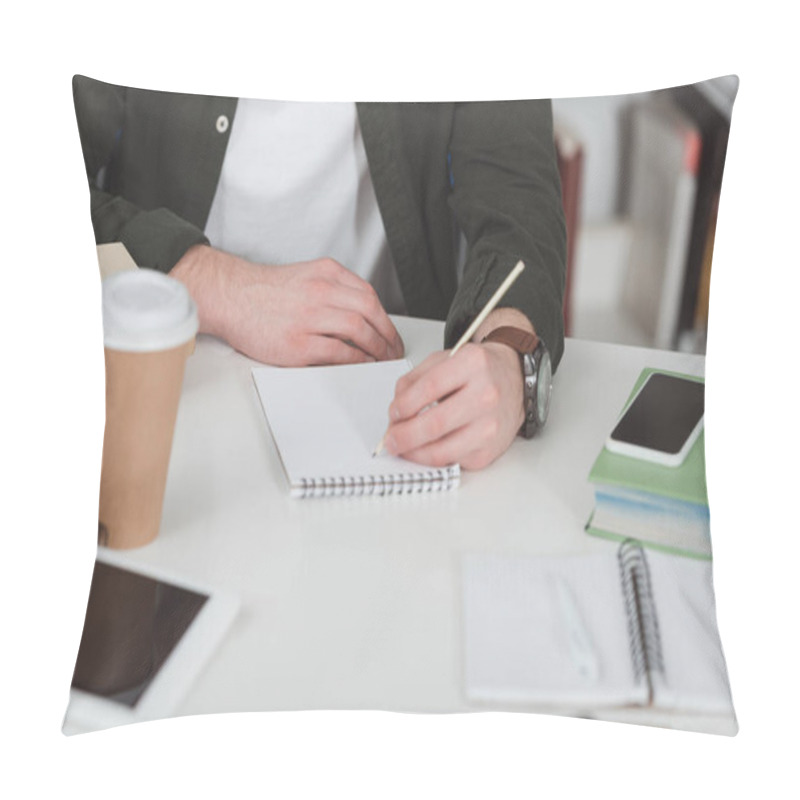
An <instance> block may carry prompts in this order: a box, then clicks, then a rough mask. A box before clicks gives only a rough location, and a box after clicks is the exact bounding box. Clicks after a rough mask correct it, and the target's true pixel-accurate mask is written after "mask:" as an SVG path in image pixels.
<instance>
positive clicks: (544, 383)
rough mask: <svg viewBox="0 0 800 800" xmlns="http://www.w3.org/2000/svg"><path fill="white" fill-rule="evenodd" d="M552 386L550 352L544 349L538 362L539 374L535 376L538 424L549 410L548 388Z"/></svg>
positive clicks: (541, 422) (544, 418)
mask: <svg viewBox="0 0 800 800" xmlns="http://www.w3.org/2000/svg"><path fill="white" fill-rule="evenodd" d="M552 388H553V369H552V366H551V364H550V354H549V353H548V352H547V351H546V350H545V351H544V353H542V360H541V362H540V364H539V375H538V376H537V378H536V406H537V408H536V411H537V413H538V416H539V424H540V425H543V424H544V422H545V420H546V419H547V413H548V411H549V410H550V390H551V389H552Z"/></svg>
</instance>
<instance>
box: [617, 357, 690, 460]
mask: <svg viewBox="0 0 800 800" xmlns="http://www.w3.org/2000/svg"><path fill="white" fill-rule="evenodd" d="M704 390H705V384H703V383H701V382H698V381H691V380H687V379H686V378H679V377H676V376H674V375H664V374H663V373H660V372H654V373H653V374H652V375H650V377H649V378H648V379H647V381H646V382H645V383H644V385H643V386H642V388H641V390H640V391H639V393H638V394H637V395H636V397H635V398H634V400H633V402H632V403H631V405H630V406H629V408H628V410H627V411H626V412H625V413H624V414H623V416H622V419H620V421H619V422H618V423H617V426H616V428H614V430H613V432H612V433H611V439H612V440H613V441H615V442H619V443H623V444H629V445H633V446H635V447H642V448H646V449H648V450H656V451H659V452H662V453H666V454H669V455H676V454H678V453H679V452H680V451H681V448H682V447H683V446H684V444H685V443H686V441H687V439H688V438H689V437H690V436H691V435H692V433H693V432H694V431H695V429H696V428H697V425H698V423H699V422H700V421H701V420H702V418H703V412H704V408H705V402H704Z"/></svg>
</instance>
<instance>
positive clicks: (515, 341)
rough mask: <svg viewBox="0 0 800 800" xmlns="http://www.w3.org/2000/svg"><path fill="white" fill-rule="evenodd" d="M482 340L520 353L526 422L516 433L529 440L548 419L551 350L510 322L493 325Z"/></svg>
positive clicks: (531, 334) (551, 380) (551, 379)
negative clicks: (505, 346) (549, 351)
mask: <svg viewBox="0 0 800 800" xmlns="http://www.w3.org/2000/svg"><path fill="white" fill-rule="evenodd" d="M484 342H500V343H501V344H505V345H508V346H509V347H511V348H512V349H514V350H516V351H517V352H518V353H519V356H520V361H521V362H522V383H523V389H524V393H525V398H524V403H525V421H524V422H523V423H522V427H521V428H520V429H519V435H520V436H524V437H525V438H526V439H530V438H531V437H532V436H533V435H534V434H535V433H536V431H538V430H539V428H541V427H542V426H543V425H544V423H545V422H547V414H548V412H549V411H550V392H551V391H552V388H553V369H552V364H551V362H550V353H548V352H547V348H546V347H545V345H544V342H543V341H542V340H541V339H540V338H539V337H538V336H537V335H536V334H535V333H531V332H530V331H526V330H522V329H521V328H515V327H513V326H511V325H504V326H501V327H500V328H495V329H494V330H493V331H492V332H491V333H489V335H488V336H485V337H484V338H483V339H482V340H481V344H483V343H484Z"/></svg>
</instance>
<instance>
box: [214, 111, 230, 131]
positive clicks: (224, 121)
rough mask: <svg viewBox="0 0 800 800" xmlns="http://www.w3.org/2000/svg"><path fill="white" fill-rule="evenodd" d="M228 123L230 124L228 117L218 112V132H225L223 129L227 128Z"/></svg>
mask: <svg viewBox="0 0 800 800" xmlns="http://www.w3.org/2000/svg"><path fill="white" fill-rule="evenodd" d="M228 125H230V122H228V118H227V117H226V116H225V115H224V114H220V115H219V116H218V117H217V130H218V131H219V132H220V133H225V131H227V130H228Z"/></svg>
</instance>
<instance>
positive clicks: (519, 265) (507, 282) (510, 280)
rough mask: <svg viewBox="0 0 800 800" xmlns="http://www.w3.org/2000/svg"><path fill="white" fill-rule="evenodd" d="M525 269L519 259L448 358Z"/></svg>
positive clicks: (379, 447)
mask: <svg viewBox="0 0 800 800" xmlns="http://www.w3.org/2000/svg"><path fill="white" fill-rule="evenodd" d="M524 269H525V264H524V262H522V261H517V264H516V266H515V267H514V269H512V270H511V272H509V273H508V275H507V276H506V279H505V280H504V281H503V282H502V283H501V284H500V285H499V286H498V287H497V291H496V292H495V293H494V294H493V295H492V296H491V297H490V298H489V302H488V303H486V305H485V306H484V307H483V310H482V311H481V313H480V314H478V316H477V317H475V319H474V320H472V324H471V325H470V326H469V327H468V328H467V329H466V330H465V331H464V334H463V335H462V337H461V338H460V339H459V340H458V341H457V342H456V346H455V347H454V348H453V349H452V350H451V351H450V355H449V356H448V358H452V357H453V356H454V355H455V354H456V353H457V352H458V351H459V350H460V349H461V348H462V347H463V346H464V345H465V344H466V343H467V342H468V341H469V340H470V339H471V338H472V337H473V336H474V335H475V331H476V330H478V328H480V326H481V325H482V324H483V321H484V320H485V319H486V317H488V316H489V314H491V313H492V311H494V307H495V306H496V305H497V304H498V303H499V302H500V300H501V299H502V298H503V295H504V294H505V293H506V292H507V291H508V290H509V289H510V288H511V284H512V283H514V281H515V280H516V279H517V278H518V277H519V274H520V272H522V270H524ZM385 442H386V434H384V435H383V437H382V438H381V440H380V441H379V442H378V444H377V446H376V447H375V449H374V450H373V451H372V457H373V458H374V457H375V456H377V455H378V454H379V453H380V452H381V451H382V450H383V447H384V444H385Z"/></svg>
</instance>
